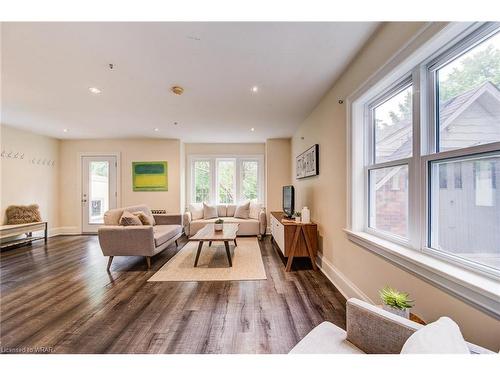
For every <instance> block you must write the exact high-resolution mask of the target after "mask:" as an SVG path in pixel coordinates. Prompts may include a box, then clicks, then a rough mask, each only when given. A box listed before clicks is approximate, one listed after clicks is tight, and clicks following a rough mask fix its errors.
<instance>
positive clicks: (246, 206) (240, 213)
mask: <svg viewBox="0 0 500 375" xmlns="http://www.w3.org/2000/svg"><path fill="white" fill-rule="evenodd" d="M249 214H250V202H246V203H243V204H240V205H239V206H238V207H236V211H235V212H234V217H239V218H240V219H248V217H249Z"/></svg>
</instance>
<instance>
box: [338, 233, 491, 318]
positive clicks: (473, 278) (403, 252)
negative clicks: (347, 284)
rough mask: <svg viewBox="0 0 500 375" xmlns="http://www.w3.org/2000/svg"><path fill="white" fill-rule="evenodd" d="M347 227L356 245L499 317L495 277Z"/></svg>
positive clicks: (350, 238)
mask: <svg viewBox="0 0 500 375" xmlns="http://www.w3.org/2000/svg"><path fill="white" fill-rule="evenodd" d="M344 231H345V232H346V234H347V238H348V239H349V240H350V241H352V242H354V243H356V244H357V245H359V246H361V247H363V248H365V249H367V250H369V251H372V252H374V253H375V254H377V255H379V256H381V257H383V258H385V259H387V260H388V261H389V262H391V263H393V264H395V265H397V266H398V267H400V268H403V269H404V270H405V271H408V272H410V273H412V274H414V275H416V276H418V277H420V278H422V279H424V280H425V281H427V282H430V283H431V284H433V285H435V286H437V287H439V288H441V289H444V290H445V291H446V292H448V293H451V294H452V295H453V296H455V297H457V298H459V299H461V300H463V301H464V302H466V303H468V304H470V305H472V306H473V307H475V308H477V309H480V310H481V311H483V312H485V313H487V314H489V315H491V316H493V317H495V318H496V319H500V283H499V281H498V280H497V279H495V278H494V277H487V276H483V275H480V274H478V273H475V272H473V271H470V270H467V269H464V268H461V267H459V266H456V265H453V264H450V263H448V262H445V261H443V260H440V259H438V258H435V257H432V256H430V255H427V254H424V253H423V252H419V251H415V250H412V249H409V248H407V247H404V246H401V245H397V244H394V243H392V242H390V241H387V240H384V239H381V238H379V237H376V236H374V235H371V234H368V233H365V232H353V231H351V230H349V229H344Z"/></svg>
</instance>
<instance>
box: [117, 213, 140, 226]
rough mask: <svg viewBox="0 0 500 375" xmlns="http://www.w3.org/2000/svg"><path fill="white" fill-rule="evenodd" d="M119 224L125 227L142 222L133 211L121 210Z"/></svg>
mask: <svg viewBox="0 0 500 375" xmlns="http://www.w3.org/2000/svg"><path fill="white" fill-rule="evenodd" d="M120 225H123V226H125V227H127V226H130V225H142V223H141V220H140V219H139V218H138V217H137V216H135V215H134V214H133V213H131V212H128V211H123V215H122V217H121V218H120Z"/></svg>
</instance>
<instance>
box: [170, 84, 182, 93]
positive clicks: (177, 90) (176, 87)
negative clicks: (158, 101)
mask: <svg viewBox="0 0 500 375" xmlns="http://www.w3.org/2000/svg"><path fill="white" fill-rule="evenodd" d="M170 91H172V92H173V93H174V94H175V95H182V93H183V92H184V89H183V88H182V87H180V86H172V87H171V88H170Z"/></svg>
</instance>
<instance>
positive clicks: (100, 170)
mask: <svg viewBox="0 0 500 375" xmlns="http://www.w3.org/2000/svg"><path fill="white" fill-rule="evenodd" d="M81 161H82V196H81V205H82V232H83V233H97V229H98V228H99V226H100V225H102V224H103V223H104V213H105V212H106V211H107V210H109V209H112V208H116V205H117V197H118V193H117V157H116V156H82V157H81Z"/></svg>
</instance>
